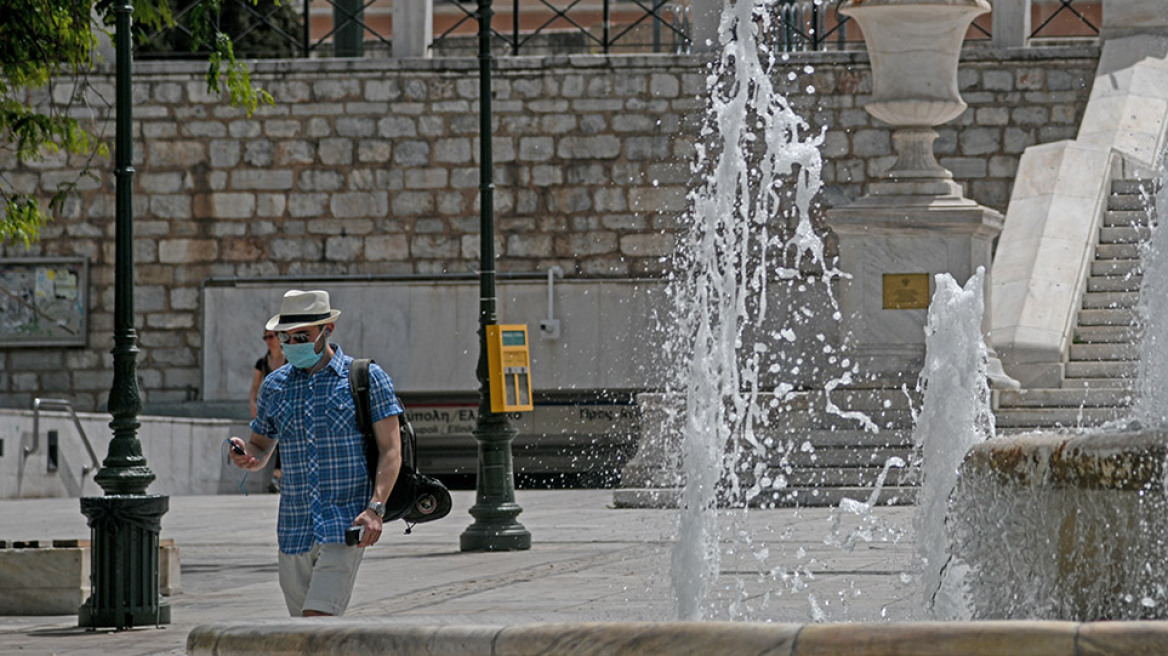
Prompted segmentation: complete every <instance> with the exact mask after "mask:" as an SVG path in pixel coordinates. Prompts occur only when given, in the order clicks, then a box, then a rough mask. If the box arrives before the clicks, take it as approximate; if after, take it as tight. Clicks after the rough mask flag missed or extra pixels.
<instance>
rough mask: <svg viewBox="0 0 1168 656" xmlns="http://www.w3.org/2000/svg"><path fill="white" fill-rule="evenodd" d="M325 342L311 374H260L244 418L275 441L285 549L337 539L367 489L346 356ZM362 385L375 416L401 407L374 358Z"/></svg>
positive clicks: (279, 531) (279, 529)
mask: <svg viewBox="0 0 1168 656" xmlns="http://www.w3.org/2000/svg"><path fill="white" fill-rule="evenodd" d="M332 346H333V348H334V349H335V350H336V353H335V354H334V355H333V357H332V360H330V361H329V363H328V365H327V366H326V367H325V368H324V369H321V370H320V371H318V372H316V373H315V374H313V375H311V376H309V375H308V373H307V372H305V371H304V370H303V369H297V368H295V367H293V366H292V365H290V364H286V365H284V366H283V367H280V368H279V369H277V370H276V371H273V372H272V373H271V374H269V375H268V376H267V378H264V382H263V385H262V386H261V387H260V393H259V398H258V399H257V401H256V418H255V419H253V420H252V422H251V429H252V431H254V432H256V433H258V434H260V435H263V436H265V437H268V438H271V439H274V440H279V442H280V461H281V462H280V466H281V470H282V478H281V480H280V514H279V520H278V521H277V524H276V535H277V538H278V541H279V545H280V551H282V552H284V553H286V554H299V553H307V552H308V551H309V550H310V549H311V548H312V544H313V542H318V543H320V544H326V543H343V542H344V541H345V529H346V528H348V527H349V526H352V524H353V520H354V519H356V518H357V515H360V514H361V511H363V510H364V509H365V506H366V504H368V503H369V500H370V499H371V498H372V496H373V484H372V483H371V482H370V480H369V473H368V468H367V466H366V464H365V451H364V440H365V437H364V435H362V434H361V430H360V429H359V428H358V427H357V419H356V411H355V410H354V407H353V397H352V396H351V395H350V392H349V365H350V364H351V363H352V362H353V358H351V357H349V356H347V355H345V354H344V353H342V352H341V347H340V346H337V345H336V344H333V345H332ZM369 387H370V390H369V391H370V394H369V396H370V406H371V414H372V416H373V421H374V422H376V421H379V420H381V419H384V418H386V417H389V416H392V415H398V414H401V413H402V407H401V405H400V404H399V403H398V402H397V396H395V395H394V392H393V381H392V380H390V378H389V375H388V374H386V373H385V370H383V369H382V368H381V367H379V366H377V365H376V364H373V365H371V366H370V367H369Z"/></svg>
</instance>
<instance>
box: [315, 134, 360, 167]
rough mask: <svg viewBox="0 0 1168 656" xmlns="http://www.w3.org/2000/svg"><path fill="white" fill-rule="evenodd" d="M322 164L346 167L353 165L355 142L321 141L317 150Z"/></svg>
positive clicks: (342, 140) (339, 140)
mask: <svg viewBox="0 0 1168 656" xmlns="http://www.w3.org/2000/svg"><path fill="white" fill-rule="evenodd" d="M317 153H318V154H319V155H320V163H321V164H325V165H328V166H345V165H348V164H352V163H353V142H352V141H351V140H349V139H321V140H320V146H318V148H317Z"/></svg>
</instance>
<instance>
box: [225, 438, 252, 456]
mask: <svg viewBox="0 0 1168 656" xmlns="http://www.w3.org/2000/svg"><path fill="white" fill-rule="evenodd" d="M228 444H230V445H231V450H232V451H234V452H235V455H237V456H245V455H247V451H244V450H243V447H241V446H239V445H238V444H236V443H235V442H230V441H229V442H228Z"/></svg>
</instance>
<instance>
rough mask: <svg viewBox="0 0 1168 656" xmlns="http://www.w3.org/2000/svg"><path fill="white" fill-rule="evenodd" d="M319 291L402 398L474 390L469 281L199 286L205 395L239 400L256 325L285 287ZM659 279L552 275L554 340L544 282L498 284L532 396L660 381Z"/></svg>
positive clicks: (345, 339) (472, 288) (358, 353)
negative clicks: (525, 354)
mask: <svg viewBox="0 0 1168 656" xmlns="http://www.w3.org/2000/svg"><path fill="white" fill-rule="evenodd" d="M292 288H302V289H325V290H327V291H328V292H329V296H330V298H331V302H332V305H333V307H334V308H337V309H339V310H341V311H342V315H341V318H340V320H339V321H338V322H337V330H336V333H335V335H334V341H336V342H337V343H338V344H340V345H341V347H342V348H343V349H344V350H345V352H346V353H348V354H349V355H353V356H355V357H372V358H374V359H375V360H377V362H378V363H379V364H381V366H383V367H384V368H385V369H386V371H388V372H389V373H390V375H391V376H392V377H393V379H394V384H395V385H396V387H397V389H398V390H399V391H402V392H474V391H476V390H478V381H477V380H476V379H475V365H476V363H477V361H478V334H477V331H478V295H479V286H478V281H477V280H468V279H463V280H456V281H451V282H443V281H434V280H429V281H418V282H411V281H408V280H402V281H370V282H364V281H363V282H344V283H333V282H303V283H296V284H292V283H288V282H280V283H272V282H264V283H254V284H252V283H249V284H240V285H236V286H232V287H207V288H205V290H204V308H205V310H204V313H203V325H204V330H203V339H204V349H203V358H204V361H203V395H204V396H203V398H204V399H206V400H208V401H231V400H240V399H243V400H246V399H247V396H248V390H249V389H250V385H251V381H252V374H253V371H254V364H255V361H256V359H257V358H258V357H259V356H260V355H261V354H262V353H263V352H264V346H263V344H262V342H261V341H260V335H261V332H262V330H263V325H264V323H265V322H266V321H267V320H268V318H270V317H271V316H272V315H273V314H275V313H276V312H277V311H278V310H279V306H280V299H281V297H282V296H283V293H284V291H285V290H287V289H292ZM663 292H664V284H663V283H662V282H659V281H652V280H640V281H635V280H566V281H565V280H561V279H557V280H556V281H555V284H554V287H553V294H554V297H555V298H554V309H555V315H556V318H557V319H559V320H560V326H561V328H560V337H559V338H558V339H544V338H542V337H541V336H540V330H539V324H540V321H541V320H543V319H545V318H547V315H548V300H547V282H546V281H545V280H539V279H537V280H524V281H519V282H517V281H509V282H500V283H499V284H498V315H499V321H500V323H519V324H527V331H528V336H529V338H530V341H531V368H532V387H533V389H535V390H539V391H573V390H598V389H637V388H651V387H654V386H655V384H656V381H657V380H658V379H659V367H658V365H659V362H658V352H657V351H656V350H655V349H648V348H645V346H646V345H647V344H650V343H655V342H653V341H652V339H651V337H650V336H651V335H652V334H653V333H654V331H655V326H656V323H657V317H656V316H655V314H656V313H657V312H658V311H660V310H663V308H664V302H665V295H664V293H663Z"/></svg>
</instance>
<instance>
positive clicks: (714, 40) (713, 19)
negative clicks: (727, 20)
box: [689, 0, 723, 52]
mask: <svg viewBox="0 0 1168 656" xmlns="http://www.w3.org/2000/svg"><path fill="white" fill-rule="evenodd" d="M722 5H723V2H722V0H692V2H691V3H690V16H689V20H690V25H691V28H690V37H691V38H692V39H693V51H694V52H715V51H717V50H718V24H719V23H720V22H721V21H722Z"/></svg>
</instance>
